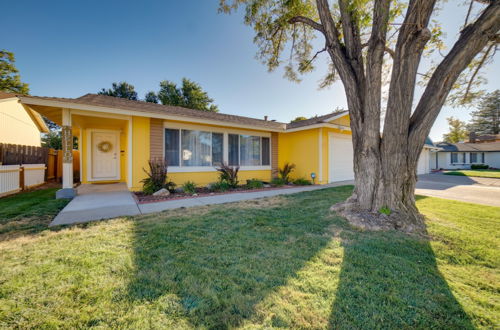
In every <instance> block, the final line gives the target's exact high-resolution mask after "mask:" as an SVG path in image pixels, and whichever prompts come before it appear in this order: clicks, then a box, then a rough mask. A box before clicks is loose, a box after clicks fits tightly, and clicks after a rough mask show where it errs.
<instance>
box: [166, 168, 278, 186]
mask: <svg viewBox="0 0 500 330" xmlns="http://www.w3.org/2000/svg"><path fill="white" fill-rule="evenodd" d="M168 178H169V180H171V181H173V182H174V183H175V184H177V186H182V184H184V183H185V182H186V181H193V182H194V183H196V185H197V186H206V185H208V184H209V183H213V182H217V181H218V180H219V173H218V172H215V171H214V172H189V173H169V174H168ZM249 179H259V180H262V181H265V182H269V181H271V171H270V170H257V171H241V170H240V171H239V172H238V181H239V183H240V184H245V183H246V180H249Z"/></svg>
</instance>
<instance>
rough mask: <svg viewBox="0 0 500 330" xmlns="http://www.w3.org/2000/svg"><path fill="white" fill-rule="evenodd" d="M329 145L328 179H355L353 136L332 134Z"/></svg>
mask: <svg viewBox="0 0 500 330" xmlns="http://www.w3.org/2000/svg"><path fill="white" fill-rule="evenodd" d="M328 146H329V150H328V181H329V182H335V181H345V180H353V179H354V156H353V155H354V151H353V149H352V138H351V136H350V135H341V134H335V135H334V134H330V135H329V137H328Z"/></svg>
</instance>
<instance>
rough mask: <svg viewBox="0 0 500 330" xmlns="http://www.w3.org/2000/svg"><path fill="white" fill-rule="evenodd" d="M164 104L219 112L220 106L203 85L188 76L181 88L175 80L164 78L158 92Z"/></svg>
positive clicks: (183, 80)
mask: <svg viewBox="0 0 500 330" xmlns="http://www.w3.org/2000/svg"><path fill="white" fill-rule="evenodd" d="M157 97H158V99H159V100H160V102H161V103H162V104H165V105H174V106H180V107H185V108H190V109H197V110H203V111H213V112H218V111H219V109H218V107H217V106H216V105H215V104H213V102H214V100H213V99H212V98H210V97H209V96H208V94H207V92H205V91H204V90H203V89H202V88H201V86H200V85H199V84H197V83H195V82H194V81H192V80H189V79H187V78H183V79H182V86H181V87H180V88H179V87H177V85H176V84H175V83H174V82H171V81H168V80H164V81H162V82H160V91H159V92H158V94H157Z"/></svg>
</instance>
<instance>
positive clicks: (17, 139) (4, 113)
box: [0, 92, 49, 147]
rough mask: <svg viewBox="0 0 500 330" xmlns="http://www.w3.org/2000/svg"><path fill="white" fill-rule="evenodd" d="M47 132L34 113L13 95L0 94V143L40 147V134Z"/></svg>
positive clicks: (42, 122) (39, 117)
mask: <svg viewBox="0 0 500 330" xmlns="http://www.w3.org/2000/svg"><path fill="white" fill-rule="evenodd" d="M48 131H49V128H48V127H47V125H46V124H45V122H44V120H43V118H42V117H41V116H40V115H39V114H38V113H37V112H36V111H33V110H32V109H30V108H29V107H27V106H25V105H23V104H21V103H19V99H18V98H17V97H16V95H15V94H11V93H4V92H0V143H9V144H21V145H27V146H35V147H40V146H41V137H40V133H48Z"/></svg>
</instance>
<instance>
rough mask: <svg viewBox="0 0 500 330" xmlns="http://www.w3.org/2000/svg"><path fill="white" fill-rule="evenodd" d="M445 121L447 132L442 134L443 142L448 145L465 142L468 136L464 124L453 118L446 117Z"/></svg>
mask: <svg viewBox="0 0 500 330" xmlns="http://www.w3.org/2000/svg"><path fill="white" fill-rule="evenodd" d="M446 120H447V121H448V125H449V132H448V133H446V134H443V140H444V141H445V142H448V143H457V142H460V141H465V140H466V139H467V137H468V136H469V132H468V130H467V125H466V124H465V122H463V121H461V120H459V119H457V118H454V117H448V118H446Z"/></svg>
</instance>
